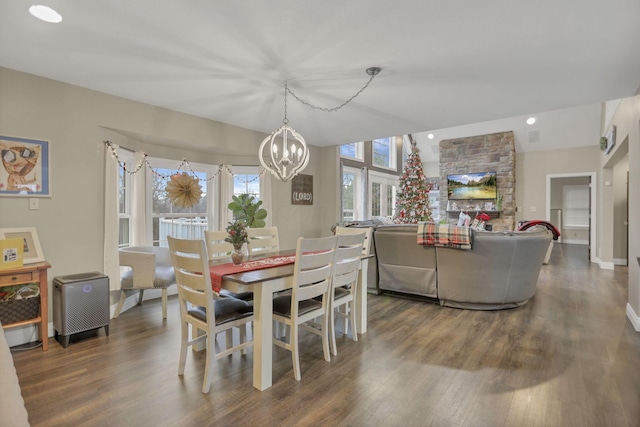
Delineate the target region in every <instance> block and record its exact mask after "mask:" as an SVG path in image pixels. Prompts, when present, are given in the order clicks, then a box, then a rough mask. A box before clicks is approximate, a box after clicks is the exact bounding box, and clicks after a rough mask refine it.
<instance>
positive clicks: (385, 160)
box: [371, 137, 396, 169]
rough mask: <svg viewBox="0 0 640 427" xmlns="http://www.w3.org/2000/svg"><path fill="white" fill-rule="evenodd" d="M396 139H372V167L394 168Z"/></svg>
mask: <svg viewBox="0 0 640 427" xmlns="http://www.w3.org/2000/svg"><path fill="white" fill-rule="evenodd" d="M395 141H396V138H395V137H389V138H381V139H374V140H373V142H372V144H371V155H372V159H371V161H372V163H373V166H377V167H381V168H386V169H395V168H396V144H395Z"/></svg>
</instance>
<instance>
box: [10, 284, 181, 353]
mask: <svg viewBox="0 0 640 427" xmlns="http://www.w3.org/2000/svg"><path fill="white" fill-rule="evenodd" d="M177 294H178V289H177V288H176V287H175V286H171V287H169V289H168V290H167V295H177ZM138 295H140V293H139V292H131V295H129V296H128V297H127V299H126V300H125V301H124V305H123V306H122V311H121V312H120V314H122V313H124V312H125V311H127V310H128V309H130V308H131V307H135V306H136V305H138ZM157 298H162V291H161V290H160V289H145V291H144V296H143V298H142V301H147V300H151V299H157ZM117 306H118V301H116V302H115V304H112V305H110V306H109V318H110V319H113V313H115V311H116V307H117ZM47 334H48V337H49V338H51V337H52V336H54V328H53V322H49V323H48V324H47ZM4 335H5V338H6V339H7V344H9V347H14V346H16V345H23V344H27V343H30V342H35V341H37V340H38V325H37V324H36V323H34V324H30V325H24V326H17V327H15V328H11V329H5V331H4Z"/></svg>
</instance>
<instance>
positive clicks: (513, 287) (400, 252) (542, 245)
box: [368, 224, 552, 310]
mask: <svg viewBox="0 0 640 427" xmlns="http://www.w3.org/2000/svg"><path fill="white" fill-rule="evenodd" d="M417 231H418V226H417V225H405V224H402V225H377V226H375V228H374V233H373V239H372V240H373V241H374V245H375V248H374V250H375V255H376V262H375V263H374V264H375V265H376V267H377V282H375V283H372V282H371V281H369V284H368V287H369V288H372V287H374V286H375V287H376V288H377V290H378V291H379V292H394V293H401V294H407V295H415V296H421V297H429V298H434V299H437V300H438V301H439V302H440V304H441V305H444V306H448V307H457V308H465V309H474V310H498V309H506V308H513V307H518V306H521V305H523V304H526V302H527V301H528V300H529V299H530V298H531V297H533V295H534V294H535V292H536V284H537V281H538V276H539V274H540V270H541V268H542V263H543V260H544V257H545V254H546V252H547V249H548V248H549V244H550V242H551V239H552V234H551V232H549V231H548V230H539V231H521V232H517V231H516V232H504V233H502V232H488V231H474V232H473V248H472V249H471V250H463V249H452V248H442V247H432V246H422V245H418V244H417Z"/></svg>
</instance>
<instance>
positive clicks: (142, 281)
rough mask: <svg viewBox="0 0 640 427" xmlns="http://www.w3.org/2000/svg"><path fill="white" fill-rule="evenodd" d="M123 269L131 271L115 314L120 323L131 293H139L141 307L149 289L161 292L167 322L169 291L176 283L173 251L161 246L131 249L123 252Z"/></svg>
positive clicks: (122, 283)
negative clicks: (171, 254)
mask: <svg viewBox="0 0 640 427" xmlns="http://www.w3.org/2000/svg"><path fill="white" fill-rule="evenodd" d="M119 257H120V260H119V261H120V266H123V267H129V269H128V270H127V271H126V272H125V273H124V274H123V275H122V277H121V278H120V301H119V302H118V306H117V307H116V311H115V313H114V314H113V318H114V319H117V318H118V316H119V315H120V311H121V310H122V306H123V305H124V302H125V300H126V299H127V292H128V291H131V290H139V291H140V295H139V297H138V305H141V304H142V297H143V296H144V291H145V289H161V291H162V318H163V319H166V318H167V288H168V287H169V286H172V285H173V284H175V283H176V276H175V274H174V271H173V266H172V265H171V256H170V255H169V249H168V248H165V247H160V246H130V247H127V248H121V249H120V250H119Z"/></svg>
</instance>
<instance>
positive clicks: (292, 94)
mask: <svg viewBox="0 0 640 427" xmlns="http://www.w3.org/2000/svg"><path fill="white" fill-rule="evenodd" d="M376 75H377V73H375V74H371V76H370V77H369V80H368V81H367V83H365V85H364V86H362V88H361V89H360V90H359V91H357V92H356V93H355V95H353V96H352V97H351V98H349V99H347V100H346V101H345V102H343V103H342V104H340V105H338V106H336V107H332V108H325V107H318V106H317V105H313V104H311V103H309V102H307V101H305V100H304V99H302V98H300V97H299V96H298V95H296V94H295V93H293V91H292V90H291V89H289V87H288V86H287V83H286V82H285V84H284V88H285V97H284V105H285V110H284V111H285V119H286V117H287V92H289V93H290V94H291V96H293V97H294V98H295V99H297V100H298V101H299V102H300V103H302V104H304V105H306V106H307V107H310V108H313V109H314V110H320V111H325V112H327V113H332V112H334V111H338V110H339V109H341V108H342V107H344V106H345V105H347V104H348V103H350V102H351V101H353V100H354V99H355V98H356V97H357V96H358V95H360V94H361V93H362V92H363V91H364V90H365V89H366V88H367V87H368V86H369V83H371V81H372V80H373V78H374V77H375V76H376Z"/></svg>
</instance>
